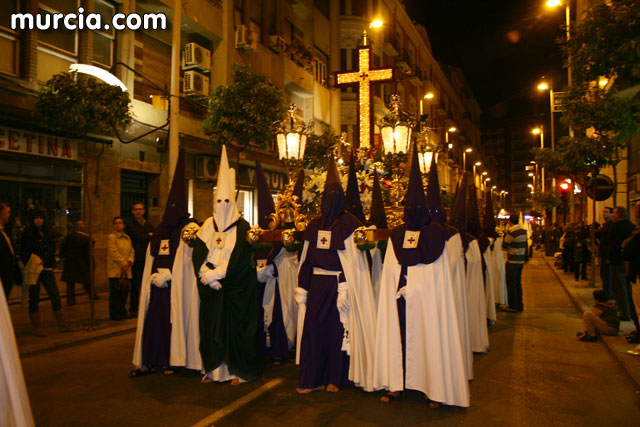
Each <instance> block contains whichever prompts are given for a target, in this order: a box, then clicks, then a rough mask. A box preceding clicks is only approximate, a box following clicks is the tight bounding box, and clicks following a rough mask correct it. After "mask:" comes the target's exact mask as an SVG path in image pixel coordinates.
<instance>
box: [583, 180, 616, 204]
mask: <svg viewBox="0 0 640 427" xmlns="http://www.w3.org/2000/svg"><path fill="white" fill-rule="evenodd" d="M586 184H587V185H586V187H587V188H586V190H587V196H589V198H591V199H594V200H595V201H597V202H602V201H604V200H607V199H608V198H609V197H611V195H612V194H613V190H614V185H613V181H612V180H611V178H609V177H608V176H607V175H598V176H597V177H596V179H595V180H594V179H593V178H592V177H589V178H588V179H587V183H586ZM594 184H595V185H594ZM596 187H597V189H596Z"/></svg>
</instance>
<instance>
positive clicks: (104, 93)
mask: <svg viewBox="0 0 640 427" xmlns="http://www.w3.org/2000/svg"><path fill="white" fill-rule="evenodd" d="M130 106H131V100H130V99H129V94H128V93H127V92H124V91H122V89H120V87H118V86H112V85H109V84H106V83H103V82H100V81H98V80H96V79H94V78H91V77H86V76H79V75H78V74H77V73H76V72H71V73H60V74H56V75H55V76H53V77H52V78H51V79H50V80H49V81H47V83H45V85H44V86H43V87H42V89H41V90H40V93H39V96H38V100H37V101H36V105H35V109H34V114H35V116H36V118H37V119H38V121H39V122H40V124H41V125H42V126H43V127H44V128H46V129H49V130H50V131H52V132H56V133H59V134H63V135H65V136H70V137H76V138H86V136H87V134H90V133H98V134H103V135H109V134H111V133H112V132H113V131H114V130H122V129H125V128H127V127H128V126H129V125H131V123H132V121H133V118H132V116H131V112H130Z"/></svg>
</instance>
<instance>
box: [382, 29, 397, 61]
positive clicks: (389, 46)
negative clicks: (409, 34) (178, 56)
mask: <svg viewBox="0 0 640 427" xmlns="http://www.w3.org/2000/svg"><path fill="white" fill-rule="evenodd" d="M397 43H398V42H397V40H396V35H395V33H394V32H393V30H392V29H391V28H388V29H386V30H385V32H384V45H383V46H382V51H383V52H384V54H385V55H387V56H396V55H397V54H398V51H397V50H396V45H397Z"/></svg>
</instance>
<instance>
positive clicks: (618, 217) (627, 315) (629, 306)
mask: <svg viewBox="0 0 640 427" xmlns="http://www.w3.org/2000/svg"><path fill="white" fill-rule="evenodd" d="M611 221H612V222H613V226H612V227H611V251H610V252H609V265H610V266H611V279H612V280H611V283H612V284H613V294H614V296H615V299H616V305H617V306H618V309H619V310H620V320H625V321H628V320H631V319H633V321H634V323H635V324H636V328H638V329H640V327H639V326H638V316H637V314H636V308H635V305H634V304H633V295H632V294H631V284H630V283H629V278H628V277H627V272H626V269H625V265H624V257H623V254H622V242H623V241H624V240H625V239H627V238H628V237H630V236H631V233H633V229H634V228H635V227H634V225H633V224H632V223H631V221H629V212H627V210H626V209H625V208H623V207H621V206H618V207H616V208H615V209H613V214H612V215H611Z"/></svg>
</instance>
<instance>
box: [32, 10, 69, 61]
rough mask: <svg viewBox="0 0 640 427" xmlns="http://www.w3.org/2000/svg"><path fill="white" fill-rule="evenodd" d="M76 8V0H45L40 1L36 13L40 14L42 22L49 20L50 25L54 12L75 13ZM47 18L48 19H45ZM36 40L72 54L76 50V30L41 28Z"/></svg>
mask: <svg viewBox="0 0 640 427" xmlns="http://www.w3.org/2000/svg"><path fill="white" fill-rule="evenodd" d="M77 10H78V1H77V0H73V1H65V0H46V1H44V2H40V6H39V8H38V13H39V14H41V15H42V19H43V21H42V22H43V23H46V22H51V25H53V14H54V13H65V14H66V13H73V12H76V13H77ZM46 15H49V16H46ZM47 19H48V20H49V21H47ZM38 41H39V42H41V43H43V44H46V45H48V46H50V47H54V48H56V49H59V50H62V51H64V52H65V53H69V54H71V55H74V56H75V55H76V54H77V52H78V30H75V31H68V30H60V29H58V30H54V29H49V30H42V31H40V32H39V33H38Z"/></svg>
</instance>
